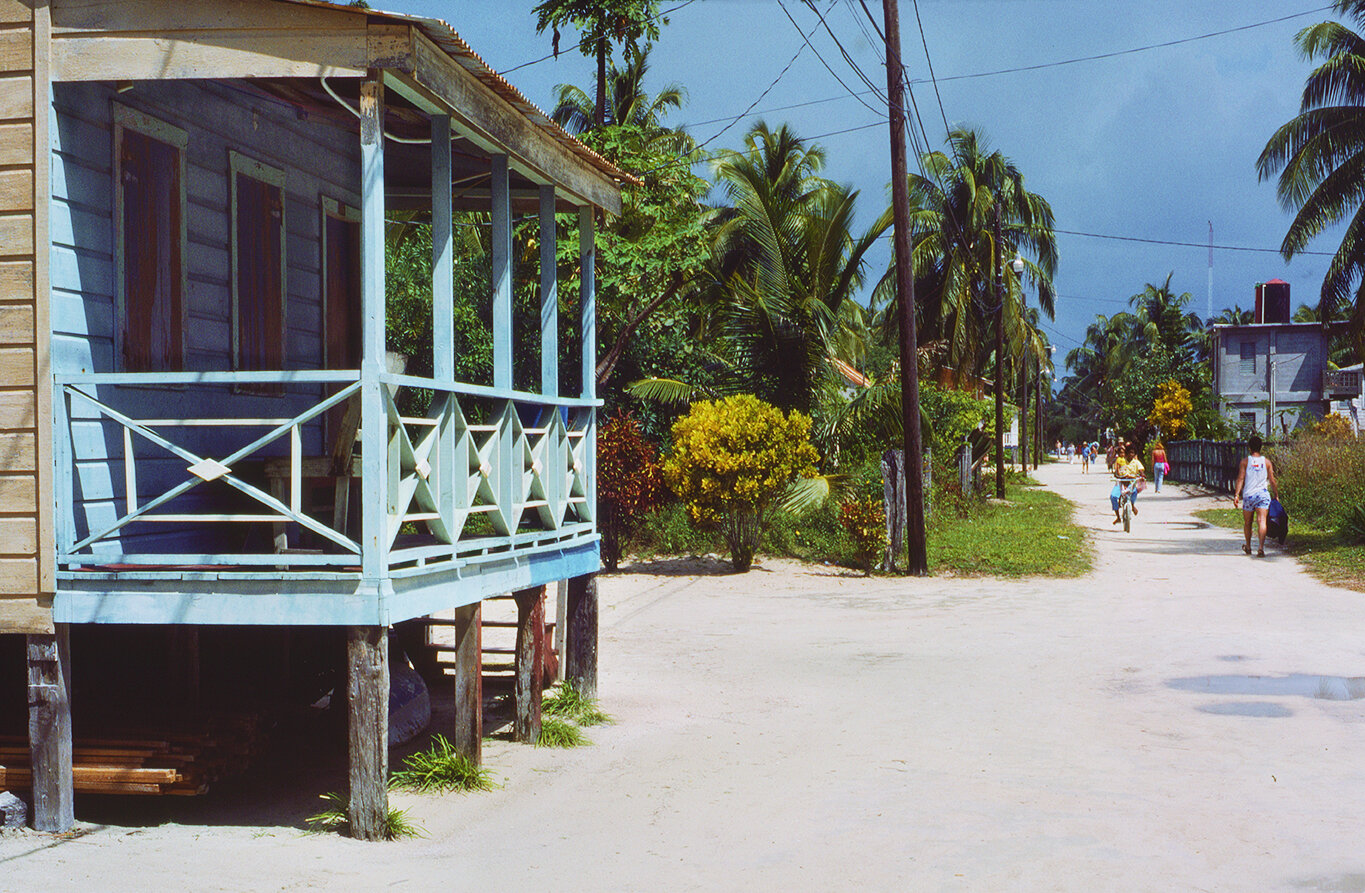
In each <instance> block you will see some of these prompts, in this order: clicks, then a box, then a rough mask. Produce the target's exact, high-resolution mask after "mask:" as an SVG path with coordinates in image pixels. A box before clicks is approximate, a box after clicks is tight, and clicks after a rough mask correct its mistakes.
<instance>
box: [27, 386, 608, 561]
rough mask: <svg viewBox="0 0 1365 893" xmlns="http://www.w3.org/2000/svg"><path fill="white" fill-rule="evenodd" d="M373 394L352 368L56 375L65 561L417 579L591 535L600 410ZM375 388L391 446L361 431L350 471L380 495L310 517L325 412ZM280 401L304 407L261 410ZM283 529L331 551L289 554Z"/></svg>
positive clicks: (525, 399)
mask: <svg viewBox="0 0 1365 893" xmlns="http://www.w3.org/2000/svg"><path fill="white" fill-rule="evenodd" d="M366 384H367V383H366V382H364V381H362V379H361V377H360V375H359V373H358V372H355V371H345V372H331V371H327V372H323V371H300V372H285V373H279V372H275V373H270V372H209V373H188V372H186V373H143V374H139V373H91V374H62V375H57V376H56V377H55V388H54V427H55V434H54V436H55V441H54V443H55V451H54V452H55V458H56V464H57V469H58V472H59V473H58V474H57V475H56V481H57V485H56V493H55V498H56V509H57V516H56V528H57V545H58V548H57V552H58V556H57V560H58V565H59V567H60V568H62V569H71V568H76V567H81V566H95V565H98V566H103V567H109V566H118V565H136V566H139V567H142V568H145V567H146V566H148V565H152V566H167V567H168V569H173V568H177V567H185V566H191V565H206V566H212V567H219V568H222V567H226V568H231V567H238V566H241V567H247V566H256V567H257V568H259V567H261V566H269V567H275V568H279V569H280V570H281V571H285V570H289V571H295V572H298V571H305V570H312V571H320V570H330V571H331V572H336V571H338V570H341V571H344V572H356V571H357V569H358V568H359V567H361V566H362V565H370V564H372V562H367V561H366V558H367V557H368V556H367V552H368V551H369V550H375V552H376V554H377V556H378V557H379V559H380V560H379V565H380V566H381V567H382V568H383V569H384V570H385V572H386V573H389V574H392V575H406V574H411V573H421V572H422V571H424V570H426V569H430V568H434V567H447V566H450V565H451V564H452V563H455V564H459V563H469V562H481V561H490V560H498V559H506V558H512V557H515V556H518V555H525V554H530V553H534V552H537V551H544V550H549V549H563V548H566V547H569V546H574V545H578V544H583V543H591V542H592V541H594V540H595V538H596V529H595V524H594V511H593V506H594V501H595V493H594V490H593V485H592V480H593V471H594V470H593V452H594V449H595V439H594V438H595V435H594V424H595V412H596V406H597V405H598V401H596V400H591V399H578V398H560V397H549V396H542V395H539V394H532V393H526V392H520V391H513V390H510V389H503V388H491V387H482V386H478V385H469V384H464V383H460V382H455V381H438V380H435V379H430V378H421V377H416V376H410V375H401V374H392V373H387V374H382V375H379V376H378V377H377V378H376V379H373V380H371V381H370V382H369V383H368V387H369V390H367V389H366ZM244 386H247V387H248V388H249V387H251V386H255V387H256V389H257V390H258V391H259V389H260V386H269V387H270V388H272V389H277V390H278V392H279V393H280V395H281V396H276V397H268V396H261V395H260V394H259V393H255V394H248V393H243V387H244ZM405 389H410V390H416V391H423V392H425V393H426V395H427V396H429V398H430V399H429V401H425V400H424V401H421V402H426V403H428V409H427V410H426V411H425V412H424V413H422V414H420V415H405V414H404V413H403V412H402V411H401V410H400V406H401V405H403V404H404V403H405V402H407V401H405V400H404V399H402V397H401V395H402V392H403V391H404V390H405ZM376 394H377V397H378V400H379V405H381V406H382V413H381V414H380V415H379V416H378V417H380V418H381V419H383V422H382V436H381V437H370V436H367V435H366V434H365V433H364V432H362V433H361V436H360V438H359V439H358V441H357V443H358V444H359V445H360V448H359V450H358V453H359V455H358V457H357V459H356V462H355V466H354V471H355V472H356V473H357V474H362V473H363V475H366V476H373V484H374V485H376V486H373V487H366V488H364V489H363V491H362V492H368V493H378V499H376V500H373V501H372V502H371V503H370V504H367V500H365V499H360V500H355V501H354V502H353V503H352V505H353V507H354V511H353V513H352V514H353V518H352V520H351V523H349V524H348V523H345V521H344V520H343V521H342V522H341V523H336V522H335V521H334V519H333V518H330V517H328V518H322V517H318V516H317V513H316V512H314V513H313V514H310V513H309V511H308V506H307V504H306V503H307V500H305V499H304V494H305V491H306V486H307V483H308V481H307V478H309V477H314V476H315V474H314V472H315V470H316V467H317V461H318V460H316V459H315V460H313V461H312V462H311V463H310V461H309V458H310V454H311V455H313V456H316V455H320V454H325V453H327V452H329V451H327V450H323V449H322V444H323V436H322V431H323V419H324V418H326V417H327V416H328V415H329V414H331V415H333V416H335V415H337V414H339V413H340V412H341V411H342V410H343V409H344V408H345V406H346V404H347V403H348V402H349V401H352V400H362V399H368V397H367V395H370V396H374V395H376ZM280 406H287V407H289V408H288V410H286V412H290V413H293V414H292V415H287V416H286V415H285V414H283V413H277V414H275V415H265V414H262V413H261V412H260V410H261V408H262V407H266V408H268V409H276V408H277V407H280ZM78 432H79V436H78ZM267 464H268V465H269V466H270V467H272V468H274V469H276V471H275V472H274V475H275V477H274V480H273V482H272V481H269V480H266V474H265V473H264V471H263V469H264V468H265V467H266V466H267ZM279 469H284V472H282V473H281V472H280V471H279ZM310 469H311V470H310ZM336 472H337V469H332V470H331V472H329V473H336ZM351 473H352V469H344V470H341V475H342V476H343V477H345V476H347V475H350V474H351ZM209 485H212V486H209ZM370 512H377V513H380V514H381V515H382V523H381V524H379V525H373V524H370V525H367V524H366V523H365V513H370ZM243 525H244V526H243ZM284 529H288V530H290V531H292V532H293V533H294V534H295V535H294V537H293V539H297V538H298V534H300V533H301V532H303V531H307V532H308V533H309V534H311V536H312V540H313V545H315V546H316V547H317V548H313V549H310V550H304V549H295V548H284V549H279V548H277V547H276V544H277V543H286V542H288V541H289V539H290V537H289V536H284V537H276V536H272V535H271V533H272V532H277V531H281V530H284ZM363 530H378V531H380V535H379V536H377V537H374V538H372V539H371V540H370V541H368V542H367V541H366V538H365V537H364V536H357V535H355V533H354V531H363ZM232 531H237V533H233V532H232Z"/></svg>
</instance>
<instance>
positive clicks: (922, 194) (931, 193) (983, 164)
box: [909, 128, 1057, 374]
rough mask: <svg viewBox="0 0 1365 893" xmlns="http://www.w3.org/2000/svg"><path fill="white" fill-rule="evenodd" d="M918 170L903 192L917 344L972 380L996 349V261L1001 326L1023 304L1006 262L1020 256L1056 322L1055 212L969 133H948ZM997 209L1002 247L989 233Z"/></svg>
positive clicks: (1005, 160)
mask: <svg viewBox="0 0 1365 893" xmlns="http://www.w3.org/2000/svg"><path fill="white" fill-rule="evenodd" d="M920 166H921V168H922V169H923V171H924V173H923V174H911V175H910V178H909V179H910V182H909V189H910V203H911V225H912V227H913V235H912V243H913V246H914V247H913V257H914V266H915V278H916V281H915V295H916V305H917V310H918V313H919V317H920V318H919V331H920V332H921V341H923V342H929V341H935V340H942V341H945V342H946V343H947V361H948V363H949V365H951V366H952V367H953V368H954V369H956V370H959V371H964V372H969V373H973V374H975V373H978V372H980V371H981V369H982V368H984V366H985V362H986V360H987V359H988V358H989V357H990V353H991V349H992V347H991V338H990V334H989V333H990V332H991V331H992V327H993V322H994V313H995V308H996V306H997V304H998V303H999V302H998V301H997V299H996V297H995V295H994V293H993V291H994V285H993V277H994V275H995V267H996V264H997V263H999V262H1000V260H999V259H1000V258H1003V259H1004V260H1005V261H1006V264H1005V267H1006V269H1005V271H1004V278H1005V279H1006V281H1007V283H1008V286H1009V287H1007V289H1006V298H1005V300H1006V304H1007V306H1006V308H1005V312H1006V319H1007V320H1011V319H1012V320H1016V321H1017V320H1018V319H1020V318H1021V317H1020V315H1019V313H1018V310H1017V309H1013V310H1011V308H1009V306H1008V304H1009V303H1010V302H1012V301H1015V300H1022V298H1023V290H1022V288H1019V287H1016V285H1017V284H1016V283H1014V282H1013V279H1014V274H1013V271H1012V270H1010V269H1009V265H1008V261H1009V260H1010V259H1011V258H1012V257H1014V256H1016V255H1019V256H1021V257H1022V258H1023V260H1024V264H1025V268H1024V273H1023V277H1024V278H1025V279H1026V280H1028V281H1029V282H1030V283H1031V285H1032V289H1031V290H1032V291H1034V292H1036V293H1037V295H1038V302H1039V305H1040V306H1041V308H1042V310H1043V312H1044V313H1045V314H1047V316H1048V318H1049V319H1050V318H1052V316H1053V312H1054V297H1055V292H1054V290H1053V286H1052V277H1053V275H1054V274H1055V273H1056V269H1057V242H1056V237H1055V235H1054V233H1053V218H1052V208H1051V207H1050V206H1049V205H1048V203H1047V201H1046V200H1044V199H1043V198H1041V197H1040V196H1038V195H1036V194H1034V193H1032V192H1029V191H1028V190H1027V189H1025V188H1024V177H1023V174H1022V173H1021V172H1020V171H1019V169H1018V168H1017V167H1016V166H1015V165H1014V163H1013V162H1012V161H1010V160H1009V159H1008V158H1007V157H1005V156H1004V155H1003V154H1001V153H1000V152H999V151H998V150H996V151H990V150H989V146H987V144H986V142H985V140H984V138H983V137H982V136H981V135H980V134H978V133H977V132H976V131H974V130H970V129H962V128H959V129H955V130H953V131H951V132H950V133H949V135H948V151H947V152H946V153H945V152H940V151H935V152H928V153H926V154H925V155H924V156H923V157H922V158H921V164H920ZM997 209H998V210H999V214H1000V221H1001V242H1002V244H1001V245H997V244H996V241H995V237H994V231H993V223H994V219H995V215H996V212H997Z"/></svg>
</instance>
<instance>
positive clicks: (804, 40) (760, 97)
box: [694, 0, 834, 149]
mask: <svg viewBox="0 0 1365 893" xmlns="http://www.w3.org/2000/svg"><path fill="white" fill-rule="evenodd" d="M830 6H831V7H833V6H834V0H831V2H830ZM817 27H818V26H817ZM797 30H798V31H799V30H800V29H797ZM814 33H815V28H811V29H810V34H814ZM810 34H802V35H801V40H802V43H801V45H800V46H799V47H797V48H796V52H795V53H794V54H793V55H792V57H791V60H790V61H789V62H787V64H786V66H785V67H784V68H783V69H782V70H781V71H779V72H778V73H777V77H775V78H773V81H772V83H771V84H769V85H768V86H767V89H765V90H764V91H763V92H762V93H760V94H758V98H757V99H755V100H754V101H753V102H751V103H749V107H748V108H747V109H745V110H744V111H742V112H740V113H739V114H738V115H735V116H734V117H733V118H730V119H729V123H728V124H726V125H725V126H724V127H722V128H721V129H720V130H718V131H716V132H715V133H713V134H712V135H711V137H710V138H709V139H707V140H705V141H703V142H702V143H700V144H698V146H697V148H698V149H702V148H705V147H706V146H708V145H710V144H711V143H713V142H715V141H716V139H717V138H719V137H720V136H721V135H722V134H724V133H725V131H727V130H729V129H730V128H731V127H734V126H735V125H736V124H738V123H739V122H740V120H741V119H742V118H744V117H745V116H746V115H748V114H749V113H750V112H752V111H753V110H754V106H756V105H758V104H759V103H760V102H762V101H763V97H765V96H767V95H768V94H769V93H771V92H772V89H773V88H774V87H776V86H777V82H778V81H780V80H782V77H783V76H784V75H785V74H786V73H787V72H788V71H790V70H791V67H792V66H793V65H795V64H796V60H797V59H798V58H799V57H800V56H801V53H802V51H803V50H805V48H806V46H807V45H808V44H809V43H810ZM722 120H724V119H722ZM694 126H696V125H694Z"/></svg>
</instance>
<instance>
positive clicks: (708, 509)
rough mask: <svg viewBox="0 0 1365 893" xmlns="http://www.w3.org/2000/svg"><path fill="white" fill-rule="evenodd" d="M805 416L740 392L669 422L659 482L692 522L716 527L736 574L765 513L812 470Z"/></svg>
mask: <svg viewBox="0 0 1365 893" xmlns="http://www.w3.org/2000/svg"><path fill="white" fill-rule="evenodd" d="M818 459H819V455H818V454H817V453H816V452H815V447H813V446H811V443H810V419H809V418H808V417H807V416H805V415H802V414H801V413H799V412H796V411H792V412H790V413H787V414H786V415H784V414H783V413H782V412H781V411H780V410H779V409H777V408H776V407H774V406H771V405H769V404H767V403H764V402H763V401H762V400H759V399H758V398H757V397H753V396H750V395H747V394H741V395H737V396H734V397H726V398H724V399H722V400H703V401H700V402H698V403H694V404H693V405H692V408H691V409H690V410H689V411H688V412H687V414H686V415H684V416H682V417H681V418H679V419H678V420H677V422H675V423H674V424H673V446H672V450H671V452H670V453H669V455H668V458H667V459H666V460H665V461H664V480H665V481H666V482H667V483H668V486H669V487H671V488H672V489H673V492H674V493H676V494H677V495H678V497H679V498H680V499H682V501H683V503H684V504H685V505H686V506H687V511H688V514H689V516H690V517H691V519H692V521H693V522H694V523H696V524H698V525H700V526H702V527H712V528H719V529H720V530H721V531H722V533H723V534H724V537H725V543H726V546H727V547H728V548H729V550H730V558H731V561H732V562H733V564H734V567H735V570H737V571H740V572H743V571H747V570H748V569H749V567H750V565H751V564H752V563H753V559H754V553H755V552H756V551H757V549H758V546H759V543H760V541H761V538H762V534H763V528H764V526H765V524H766V523H767V521H768V518H769V515H770V513H771V512H772V511H773V510H774V509H775V508H776V506H777V505H778V502H779V500H780V499H781V497H782V496H783V494H784V493H785V492H786V491H787V489H788V488H789V487H790V486H791V485H792V484H793V483H794V482H795V481H796V480H797V479H799V478H802V477H809V476H810V475H812V474H814V472H815V463H816V461H817V460H818Z"/></svg>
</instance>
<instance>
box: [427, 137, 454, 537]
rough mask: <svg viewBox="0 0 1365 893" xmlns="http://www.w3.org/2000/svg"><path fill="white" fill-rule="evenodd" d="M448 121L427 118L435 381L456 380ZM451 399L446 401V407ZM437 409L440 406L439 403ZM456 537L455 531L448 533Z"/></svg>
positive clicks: (443, 454)
mask: <svg viewBox="0 0 1365 893" xmlns="http://www.w3.org/2000/svg"><path fill="white" fill-rule="evenodd" d="M450 176H451V174H450V116H449V115H432V116H431V313H432V320H431V337H432V345H431V357H432V374H433V375H434V376H435V377H436V379H437V380H438V381H451V380H453V379H454V378H455V271H454V269H453V267H452V266H451V265H452V263H453V254H454V249H453V241H454V240H453V236H452V233H453V231H454V226H453V225H452V221H451V195H450ZM454 399H455V398H454V396H453V395H447V396H446V398H445V400H446V402H447V403H448V402H449V401H453V400H454ZM436 402H437V404H439V403H441V402H442V401H441V400H440V398H439V397H437V399H436ZM450 409H451V407H449V406H448V405H447V407H446V411H445V412H443V413H442V414H441V417H440V425H441V428H440V431H439V432H438V438H439V439H438V441H437V447H436V449H437V454H436V469H437V473H436V501H437V510H438V511H439V512H440V513H441V520H442V521H443V522H444V523H445V524H451V523H452V520H453V517H454V514H455V442H454V437H453V432H452V431H451V430H450V421H451V414H450ZM451 536H452V537H458V536H459V533H458V532H457V531H451Z"/></svg>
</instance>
